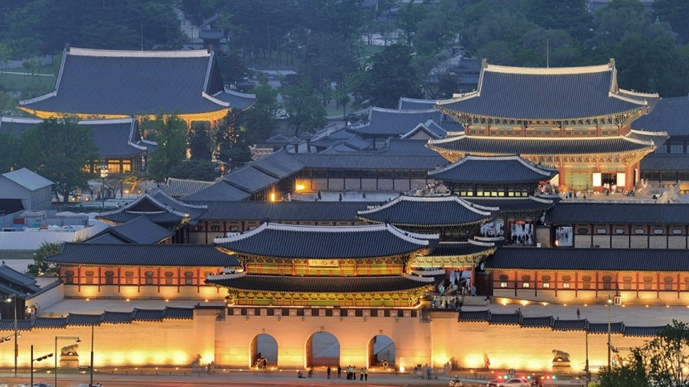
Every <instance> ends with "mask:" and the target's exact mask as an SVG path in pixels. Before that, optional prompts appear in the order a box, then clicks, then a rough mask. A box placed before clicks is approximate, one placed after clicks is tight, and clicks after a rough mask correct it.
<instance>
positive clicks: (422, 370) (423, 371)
mask: <svg viewBox="0 0 689 387" xmlns="http://www.w3.org/2000/svg"><path fill="white" fill-rule="evenodd" d="M414 375H416V377H420V378H421V379H431V377H432V376H433V368H431V367H429V366H428V364H424V365H423V366H421V364H417V365H416V367H414Z"/></svg>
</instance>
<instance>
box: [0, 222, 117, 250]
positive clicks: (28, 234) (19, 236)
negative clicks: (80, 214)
mask: <svg viewBox="0 0 689 387" xmlns="http://www.w3.org/2000/svg"><path fill="white" fill-rule="evenodd" d="M108 227H109V226H108V225H107V224H105V223H103V222H95V224H94V225H93V226H91V227H86V228H84V229H82V230H79V231H75V232H60V231H17V232H0V246H2V248H3V249H7V250H36V249H38V248H39V247H41V244H43V243H44V242H51V243H53V242H76V241H79V240H84V239H87V238H90V237H92V236H93V235H96V234H97V233H99V232H101V231H103V230H105V229H106V228H108Z"/></svg>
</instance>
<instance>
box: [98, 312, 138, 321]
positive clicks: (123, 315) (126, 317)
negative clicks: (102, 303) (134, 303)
mask: <svg viewBox="0 0 689 387" xmlns="http://www.w3.org/2000/svg"><path fill="white" fill-rule="evenodd" d="M103 322H104V323H110V324H129V323H131V322H132V312H108V311H107V310H106V311H105V312H103Z"/></svg>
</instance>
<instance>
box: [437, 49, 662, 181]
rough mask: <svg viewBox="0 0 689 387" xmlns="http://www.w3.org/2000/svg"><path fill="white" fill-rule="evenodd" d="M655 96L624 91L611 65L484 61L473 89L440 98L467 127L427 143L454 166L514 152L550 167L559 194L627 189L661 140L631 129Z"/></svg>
mask: <svg viewBox="0 0 689 387" xmlns="http://www.w3.org/2000/svg"><path fill="white" fill-rule="evenodd" d="M658 100H659V96H658V94H644V93H638V92H632V91H628V90H624V89H621V88H620V87H619V86H618V84H617V69H616V68H615V62H614V61H613V60H611V61H610V63H608V64H605V65H599V66H588V67H571V68H521V67H506V66H496V65H491V64H488V63H487V62H486V61H484V62H483V66H482V69H481V76H480V79H479V84H478V88H477V90H475V91H473V92H469V93H465V94H456V95H455V96H454V98H452V99H449V100H444V101H438V103H437V104H436V108H437V109H438V110H440V111H441V112H442V113H444V114H447V115H449V116H451V117H452V118H454V119H455V120H456V121H457V122H459V123H461V124H462V125H463V126H464V131H461V132H456V133H448V136H447V138H445V139H438V140H435V139H431V140H429V142H428V146H429V147H430V148H431V149H434V150H436V151H438V152H440V153H441V154H442V155H443V156H444V157H446V158H447V159H448V160H450V161H451V162H455V161H457V160H459V159H461V158H462V157H464V156H466V155H479V156H504V155H515V154H518V155H520V156H521V157H522V158H524V159H526V160H528V161H531V162H532V163H535V164H542V165H547V166H550V167H555V168H556V169H557V170H558V171H559V176H558V178H557V179H555V181H554V183H557V185H559V186H560V187H561V188H562V189H570V190H597V191H602V190H603V189H604V188H607V189H611V190H612V189H620V190H629V189H631V188H633V187H634V185H635V184H636V182H637V181H638V180H639V173H640V171H639V162H640V160H641V159H642V158H643V157H644V156H645V155H647V154H649V153H651V152H653V151H654V150H655V149H656V148H657V147H658V146H659V145H661V144H662V143H663V142H664V141H665V140H666V139H667V134H666V133H664V132H645V131H638V130H634V129H632V123H633V122H634V120H636V119H637V118H639V117H641V116H642V115H644V114H647V113H648V112H649V110H650V109H651V108H652V107H653V105H654V104H655V103H656V102H657V101H658Z"/></svg>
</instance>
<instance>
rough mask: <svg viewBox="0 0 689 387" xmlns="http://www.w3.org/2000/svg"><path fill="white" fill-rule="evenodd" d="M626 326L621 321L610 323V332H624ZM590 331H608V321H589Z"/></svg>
mask: <svg viewBox="0 0 689 387" xmlns="http://www.w3.org/2000/svg"><path fill="white" fill-rule="evenodd" d="M624 328H625V326H624V324H623V323H621V322H611V323H610V333H622V331H623V330H624ZM588 331H589V333H590V334H596V333H608V323H595V324H594V323H589V324H588Z"/></svg>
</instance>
